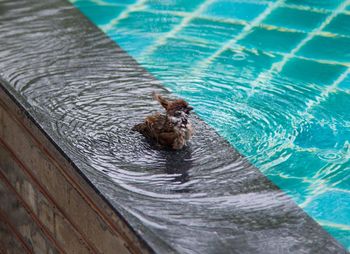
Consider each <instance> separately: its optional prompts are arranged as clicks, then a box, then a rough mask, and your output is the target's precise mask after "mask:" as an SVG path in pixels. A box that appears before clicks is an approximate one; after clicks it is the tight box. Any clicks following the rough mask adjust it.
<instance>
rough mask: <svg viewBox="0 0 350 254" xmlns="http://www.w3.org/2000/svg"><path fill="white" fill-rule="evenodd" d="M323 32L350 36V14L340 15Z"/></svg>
mask: <svg viewBox="0 0 350 254" xmlns="http://www.w3.org/2000/svg"><path fill="white" fill-rule="evenodd" d="M323 30H324V31H327V32H331V33H335V34H342V35H347V36H350V14H339V15H338V16H336V17H335V18H334V19H333V20H332V21H331V23H329V24H328V25H327V26H326V27H325V28H324V29H323Z"/></svg>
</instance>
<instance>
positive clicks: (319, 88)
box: [71, 0, 350, 250]
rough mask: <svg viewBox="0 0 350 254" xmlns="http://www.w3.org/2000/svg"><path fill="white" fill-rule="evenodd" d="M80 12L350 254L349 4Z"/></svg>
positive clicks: (146, 1) (149, 0) (132, 5)
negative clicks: (183, 102)
mask: <svg viewBox="0 0 350 254" xmlns="http://www.w3.org/2000/svg"><path fill="white" fill-rule="evenodd" d="M71 2H72V3H74V4H75V6H76V7H78V8H79V9H80V10H81V11H82V12H83V13H84V14H85V15H86V16H88V17H89V18H90V19H91V20H92V21H93V22H94V23H95V24H96V25H98V26H99V27H100V28H101V29H102V30H103V31H104V32H105V33H106V34H108V35H109V36H110V37H111V38H112V39H113V40H114V41H115V42H117V43H118V44H119V45H120V46H121V47H122V48H123V49H124V50H126V51H127V52H128V53H129V54H130V55H131V56H133V57H134V58H135V59H136V60H137V62H138V63H140V64H141V65H142V66H143V67H145V68H146V69H147V70H148V71H149V72H151V73H152V74H153V75H154V76H155V77H156V78H158V79H159V80H161V81H162V83H163V84H164V85H165V87H166V88H167V89H168V90H170V91H171V92H173V93H175V94H177V95H179V96H182V97H184V98H186V99H187V100H188V101H189V102H190V103H191V104H192V105H193V106H194V107H195V111H196V113H197V114H198V115H199V116H200V117H201V118H202V119H203V120H205V122H207V123H208V124H209V125H211V126H212V127H214V128H215V129H216V130H217V131H218V133H219V134H220V135H221V136H223V137H224V138H225V139H226V140H228V141H229V142H230V143H231V144H232V146H234V147H235V148H237V149H238V150H239V151H240V152H241V153H242V154H243V155H245V156H246V157H247V158H248V160H249V161H250V162H252V163H253V164H254V165H255V166H257V167H258V168H259V169H260V170H261V171H262V172H263V173H264V174H265V175H266V176H267V177H268V178H269V179H271V180H272V181H273V182H274V183H275V184H277V185H278V186H279V187H280V188H281V189H282V190H283V191H285V192H286V193H288V194H289V195H290V196H291V197H292V198H293V199H294V200H295V202H296V203H297V204H298V205H299V206H300V207H302V208H303V209H304V210H305V211H306V212H307V213H308V214H309V215H310V216H311V217H312V218H314V219H315V220H316V221H317V222H318V223H319V224H320V225H322V226H323V227H324V228H325V229H326V230H327V231H328V232H329V233H331V234H332V235H333V236H334V237H335V238H336V239H337V240H338V241H340V242H341V243H342V244H343V245H344V246H346V248H347V249H348V250H349V249H350V232H349V231H350V206H349V204H350V143H349V141H350V129H349V127H350V113H349V112H350V111H349V106H348V105H349V104H350V74H349V73H350V71H349V70H350V69H349V66H350V50H349V45H350V30H349V27H350V1H345V0H337V1H316V0H304V1H295V0H285V1H278V0H276V1H272V0H271V1H254V0H247V1H235V0H225V1H220V0H206V1H205V0H192V1H184V0H182V1H181V0H178V1H175V0H166V1H157V0H139V1H133V0H128V1H117V0H90V1H88V0H76V1H74V0H71Z"/></svg>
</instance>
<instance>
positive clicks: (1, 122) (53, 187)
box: [0, 89, 149, 253]
mask: <svg viewBox="0 0 350 254" xmlns="http://www.w3.org/2000/svg"><path fill="white" fill-rule="evenodd" d="M0 179H1V182H0V183H1V185H0V187H1V191H0V193H2V194H1V196H0V197H2V200H0V201H1V202H0V203H1V204H3V205H4V204H7V205H6V206H4V207H3V206H0V209H1V211H2V214H3V215H5V214H6V215H14V214H18V213H20V214H18V215H17V216H14V217H8V218H7V220H6V223H9V224H11V225H14V227H15V228H22V226H21V225H18V224H16V223H17V222H18V221H20V220H19V219H20V218H21V219H22V218H23V219H24V220H25V221H26V223H27V224H29V225H30V226H31V227H32V228H31V229H30V232H42V235H38V236H36V234H37V233H35V235H34V236H32V234H31V233H29V232H27V231H23V232H19V234H20V235H21V237H23V238H25V239H26V241H27V245H26V248H27V249H28V248H29V249H30V250H32V251H34V252H35V253H37V252H36V249H35V248H40V250H47V251H45V252H47V253H55V252H60V253H61V252H66V253H88V252H90V253H115V251H116V250H118V253H140V252H143V253H144V252H148V251H149V249H148V248H147V247H146V246H145V245H144V243H141V242H140V240H139V239H138V238H137V237H136V236H135V234H134V232H132V230H131V229H130V228H129V227H128V225H127V224H126V223H125V221H124V220H123V219H121V218H120V216H119V215H118V214H116V213H115V211H113V210H112V209H111V208H110V207H109V206H108V204H106V202H105V201H104V200H103V199H101V197H100V196H99V195H98V194H97V193H96V191H95V190H94V189H93V188H92V187H91V186H90V185H89V184H88V183H87V182H86V179H84V177H83V176H82V175H80V174H79V173H77V170H76V169H75V168H74V167H73V166H72V165H71V164H70V162H69V161H67V159H66V158H65V157H64V156H63V155H62V154H61V153H60V152H59V151H57V148H56V147H55V146H54V145H53V144H52V142H51V141H50V140H48V138H47V137H46V136H45V135H43V133H42V132H41V130H40V129H39V128H38V127H37V126H36V125H35V124H34V123H33V122H32V121H31V120H30V119H29V118H28V116H27V115H26V114H25V113H24V111H22V110H21V109H20V108H19V107H18V105H16V103H14V102H13V101H12V100H11V98H10V97H9V95H8V94H7V93H5V91H4V90H3V89H0ZM10 197H12V198H10ZM9 201H10V203H8V202H9ZM12 206H14V207H17V208H18V209H15V210H12V209H11V207H12ZM17 210H18V211H19V212H18V211H17ZM16 211H17V212H16ZM5 239H6V238H5ZM5 243H6V244H7V245H8V247H10V246H12V243H11V242H8V241H6V242H5ZM50 244H51V245H50ZM14 246H18V245H14ZM11 248H12V247H11ZM43 253H44V252H43Z"/></svg>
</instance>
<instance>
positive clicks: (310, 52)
mask: <svg viewBox="0 0 350 254" xmlns="http://www.w3.org/2000/svg"><path fill="white" fill-rule="evenodd" d="M349 45H350V38H345V37H336V38H332V37H324V36H316V37H314V38H313V39H312V40H311V41H309V42H308V43H307V44H306V45H305V46H304V47H302V48H301V49H300V50H299V52H298V53H297V54H298V55H300V56H305V57H309V58H314V59H322V60H328V61H335V62H342V63H350V46H349Z"/></svg>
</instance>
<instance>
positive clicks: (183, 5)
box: [145, 0, 204, 12]
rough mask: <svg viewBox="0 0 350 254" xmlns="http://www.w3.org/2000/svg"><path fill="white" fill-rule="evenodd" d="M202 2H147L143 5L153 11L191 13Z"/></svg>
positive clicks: (148, 0) (157, 0) (172, 0)
mask: <svg viewBox="0 0 350 254" xmlns="http://www.w3.org/2000/svg"><path fill="white" fill-rule="evenodd" d="M203 2H204V0H190V1H188V0H166V1H162V0H147V1H146V3H145V5H146V6H147V7H148V8H150V9H153V10H168V11H182V12H191V11H194V10H195V9H196V7H198V6H199V5H200V4H201V3H203Z"/></svg>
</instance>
